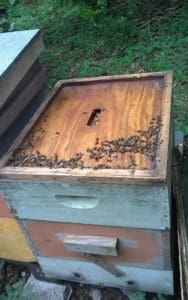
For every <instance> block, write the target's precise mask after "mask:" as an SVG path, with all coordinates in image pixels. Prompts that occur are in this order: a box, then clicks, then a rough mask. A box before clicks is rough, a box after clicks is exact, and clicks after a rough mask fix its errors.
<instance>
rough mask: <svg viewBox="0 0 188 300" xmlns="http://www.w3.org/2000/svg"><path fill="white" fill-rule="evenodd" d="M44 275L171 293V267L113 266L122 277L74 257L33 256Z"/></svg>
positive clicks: (172, 291)
mask: <svg viewBox="0 0 188 300" xmlns="http://www.w3.org/2000/svg"><path fill="white" fill-rule="evenodd" d="M37 260H38V262H39V264H40V266H41V268H42V271H43V272H44V274H45V276H46V277H48V278H55V279H64V280H70V281H78V282H83V283H84V282H85V283H90V284H95V285H100V286H101V285H107V286H114V287H119V288H131V289H132V290H139V291H148V292H156V293H162V294H170V295H173V294H174V282H173V271H172V270H155V269H147V268H135V267H128V266H122V265H116V266H117V268H119V269H120V270H121V271H123V272H124V274H125V276H122V277H119V278H117V277H115V276H113V275H112V274H111V273H109V272H107V271H105V270H104V269H102V268H101V267H99V266H97V265H96V264H93V263H90V262H84V261H80V260H75V259H62V258H61V259H57V258H56V259H55V258H50V257H40V256H38V257H37Z"/></svg>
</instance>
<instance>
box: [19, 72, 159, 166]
mask: <svg viewBox="0 0 188 300" xmlns="http://www.w3.org/2000/svg"><path fill="white" fill-rule="evenodd" d="M163 91H164V81H163V78H162V77H161V78H160V77H158V78H155V79H154V78H148V79H142V80H139V79H137V80H131V81H130V80H128V81H122V80H115V81H106V82H99V83H95V82H94V83H92V82H90V83H87V84H75V85H71V86H64V87H62V88H61V90H60V92H59V93H58V94H57V96H56V98H55V99H54V101H53V102H52V103H51V104H50V105H49V107H48V108H47V109H46V110H45V111H44V113H43V114H42V115H41V117H40V119H39V121H38V123H37V125H36V126H35V128H34V130H33V131H32V135H34V137H33V138H32V141H33V142H32V147H30V148H28V149H27V150H26V151H25V152H26V153H27V154H32V153H34V152H36V151H39V152H40V153H41V154H44V155H46V156H47V157H51V156H53V155H55V154H57V156H58V158H59V159H66V160H68V159H70V158H72V157H74V156H75V155H76V153H78V152H81V153H84V157H83V160H84V164H85V165H86V166H88V167H94V166H95V165H97V164H98V163H99V162H96V161H95V160H93V159H90V158H89V153H88V152H87V149H88V148H93V147H94V146H95V141H96V139H97V138H98V139H99V141H105V140H114V139H119V138H125V139H127V138H129V137H131V136H133V135H139V133H138V132H137V131H139V130H143V131H147V130H148V128H149V126H150V121H151V119H152V118H153V117H156V116H158V115H160V114H161V106H162V99H163ZM96 110H101V113H100V119H99V120H98V122H97V124H93V125H92V124H91V125H90V124H89V120H90V118H91V116H92V113H95V111H96ZM25 142H26V141H25ZM130 155H131V156H133V159H134V161H135V163H136V165H137V168H138V169H152V164H151V161H150V158H149V157H147V156H146V155H143V154H140V153H130V152H127V153H121V154H118V157H115V158H114V157H113V159H112V161H110V162H109V161H108V157H104V158H103V159H101V160H100V164H101V163H102V164H103V163H104V164H106V165H110V166H111V167H112V168H113V167H117V166H119V168H120V169H121V168H128V167H129V165H130V164H131V158H130Z"/></svg>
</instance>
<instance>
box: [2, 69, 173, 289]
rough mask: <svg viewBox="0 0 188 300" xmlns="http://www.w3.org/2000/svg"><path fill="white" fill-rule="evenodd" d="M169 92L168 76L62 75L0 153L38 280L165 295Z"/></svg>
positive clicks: (10, 201) (168, 283)
mask: <svg viewBox="0 0 188 300" xmlns="http://www.w3.org/2000/svg"><path fill="white" fill-rule="evenodd" d="M171 90H172V74H171V72H161V73H149V74H133V75H121V76H110V77H99V78H86V79H75V80H73V79H72V80H62V81H60V82H58V83H57V85H56V87H55V88H54V90H53V91H52V94H51V97H49V98H47V99H46V100H45V101H44V102H43V103H42V104H41V106H40V107H39V108H38V109H37V111H36V112H35V114H34V115H33V117H32V118H31V119H30V120H29V121H28V122H27V125H26V126H25V128H24V129H23V130H22V132H21V133H20V135H19V138H17V139H16V140H15V141H14V142H13V143H12V145H11V148H10V149H9V150H8V151H7V152H6V154H5V155H4V156H2V157H1V159H0V166H1V169H0V178H1V181H0V191H1V192H2V193H3V195H4V199H5V201H6V204H7V205H8V206H9V208H11V209H12V210H13V211H14V213H15V215H16V217H17V218H18V219H19V222H20V223H21V224H22V226H23V227H24V231H25V232H27V234H28V237H29V238H30V239H31V245H32V250H33V252H34V253H35V256H36V259H37V261H38V262H39V264H40V266H41V269H42V272H43V274H44V275H45V276H46V277H49V278H55V279H66V280H73V281H79V282H86V283H92V284H99V285H110V286H117V287H126V288H131V289H135V290H136V289H138V290H145V291H152V292H159V293H166V294H173V290H174V286H173V257H172V251H171V237H173V234H172V233H173V228H172V225H171V224H172V223H173V222H172V220H171V208H172V204H171V195H170V192H171V173H170V169H171V152H172V138H171V130H172V121H171ZM3 142H4V141H3Z"/></svg>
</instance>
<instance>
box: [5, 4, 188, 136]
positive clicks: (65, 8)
mask: <svg viewBox="0 0 188 300" xmlns="http://www.w3.org/2000/svg"><path fill="white" fill-rule="evenodd" d="M13 2H14V3H13V4H12V5H13V6H12V7H11V8H10V7H9V9H8V24H7V23H6V22H7V17H6V15H4V16H3V18H4V19H2V20H0V28H1V27H2V25H1V22H2V23H3V24H4V25H3V26H4V28H5V27H6V31H8V30H22V29H32V28H37V27H38V28H41V30H42V35H43V39H44V42H45V45H46V51H45V52H44V53H43V55H42V57H41V60H42V63H43V64H44V66H45V67H46V68H47V69H48V71H49V72H48V73H49V86H50V87H52V86H53V85H54V83H55V82H56V81H57V80H58V79H62V78H71V77H85V76H99V75H111V74H122V73H134V72H136V73H137V72H152V71H164V70H173V72H174V98H175V101H174V103H175V104H174V111H175V120H176V127H177V128H178V129H181V130H183V131H184V132H188V109H187V107H186V106H187V104H186V103H187V100H188V99H187V94H186V90H187V88H188V80H187V78H188V77H187V75H188V74H187V72H188V71H187V70H188V69H187V65H188V59H187V57H188V55H187V43H188V35H187V32H188V22H187V16H188V1H186V0H179V1H177V0H176V1H175V0H174V1H173V0H168V1H164V0H159V1H155V0H150V1H149V0H142V1H139V0H135V1H131V0H100V1H99V0H98V1H97V0H45V1H30V3H29V4H28V3H26V1H21V0H20V1H16V3H15V1H13ZM27 2H28V1H27ZM5 25H6V26H5ZM7 28H8V29H7ZM4 30H5V29H4Z"/></svg>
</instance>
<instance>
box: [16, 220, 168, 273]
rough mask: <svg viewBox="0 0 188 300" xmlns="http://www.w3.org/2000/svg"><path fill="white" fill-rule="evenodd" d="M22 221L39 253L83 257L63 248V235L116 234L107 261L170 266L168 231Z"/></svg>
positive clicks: (112, 235) (145, 266) (161, 267)
mask: <svg viewBox="0 0 188 300" xmlns="http://www.w3.org/2000/svg"><path fill="white" fill-rule="evenodd" d="M22 223H23V226H24V228H25V231H26V233H27V234H28V236H29V237H30V239H31V240H32V241H33V244H34V245H35V250H36V253H38V255H39V256H48V257H57V258H67V259H70V258H73V259H74V258H76V259H79V260H82V259H83V257H82V255H81V253H79V252H71V251H67V250H66V248H65V246H64V237H65V234H74V235H81V234H82V235H87V236H88V235H90V236H96V235H97V236H106V237H114V236H116V237H117V238H118V245H117V250H118V256H109V255H107V256H105V257H106V259H108V261H109V262H112V263H113V264H114V263H115V264H117V263H119V264H125V265H127V266H134V267H141V268H148V269H165V270H169V269H171V268H172V265H171V253H170V232H169V231H164V232H163V231H159V230H145V229H142V230H141V229H133V228H130V229H129V228H124V227H115V226H99V225H83V224H73V223H61V222H58V223H57V222H48V221H29V220H24V221H22Z"/></svg>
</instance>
